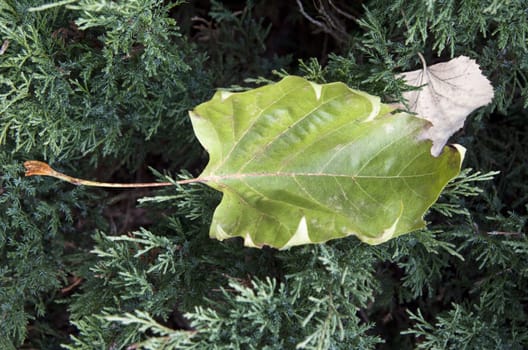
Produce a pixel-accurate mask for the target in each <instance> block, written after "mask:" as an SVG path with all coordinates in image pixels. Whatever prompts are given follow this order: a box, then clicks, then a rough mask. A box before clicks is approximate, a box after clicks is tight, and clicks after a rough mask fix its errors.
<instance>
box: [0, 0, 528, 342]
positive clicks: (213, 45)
mask: <svg viewBox="0 0 528 350" xmlns="http://www.w3.org/2000/svg"><path fill="white" fill-rule="evenodd" d="M0 34H1V36H0V40H1V42H0V44H2V48H1V50H0V53H1V54H0V163H1V164H2V170H1V172H0V348H1V349H34V348H38V349H59V348H66V349H140V348H142V349H296V348H297V349H374V348H377V349H390V348H397V349H404V348H419V349H523V348H527V347H528V293H527V290H528V240H527V238H526V222H527V219H528V213H527V209H528V205H527V203H528V194H527V193H528V186H527V185H526V179H527V178H528V170H527V164H526V154H527V153H528V126H527V125H528V123H527V120H528V39H527V38H528V3H527V2H526V1H525V0H515V1H498V0H480V1H476V0H465V1H460V0H445V1H433V0H425V1H421V0H412V1H403V0H391V1H389V0H368V1H359V2H337V1H332V0H321V1H317V2H310V1H302V0H297V1H289V2H281V1H278V0H272V1H263V0H253V1H250V0H248V1H235V0H231V1H223V2H221V1H213V0H211V1H205V0H197V1H189V2H183V1H161V0H128V1H111V0H64V1H55V2H48V1H47V0H1V1H0ZM418 53H422V54H423V55H424V57H425V58H426V60H427V62H428V63H429V64H433V63H436V62H441V61H447V60H449V59H450V58H452V57H456V56H459V55H466V56H469V57H472V58H475V59H476V60H477V62H478V63H479V64H480V66H481V68H482V70H483V72H484V74H485V75H486V76H488V77H489V79H490V80H491V82H492V84H493V86H494V88H495V98H494V100H493V102H492V103H491V104H490V105H488V106H487V107H485V108H481V109H480V110H478V111H477V112H475V113H474V114H472V115H471V116H470V117H469V118H468V121H467V122H466V126H465V128H464V129H463V130H462V131H460V132H459V133H458V134H457V135H455V137H454V138H453V139H454V141H456V142H458V143H461V144H463V145H464V146H465V147H467V149H468V154H467V156H466V160H465V163H464V167H465V170H464V171H463V172H462V173H461V174H460V176H459V177H457V178H456V179H455V180H453V181H452V183H450V184H449V185H448V187H447V188H446V190H445V191H444V193H443V195H442V196H441V198H440V200H439V202H438V203H436V204H435V205H434V206H433V208H432V209H431V210H430V212H429V214H428V215H427V216H426V219H427V221H428V229H426V230H422V231H420V232H415V233H412V234H409V235H405V236H402V237H399V238H397V239H394V240H392V241H390V242H387V243H384V244H382V245H378V246H369V245H366V244H364V243H361V242H360V241H358V240H357V239H356V238H354V237H349V238H346V239H340V240H335V241H331V242H329V243H326V244H321V245H310V246H300V247H295V248H292V249H290V250H287V251H277V250H274V249H270V248H264V249H261V250H258V249H251V248H245V247H243V244H242V242H241V241H240V240H237V239H235V240H227V241H223V242H219V241H215V240H211V239H209V238H208V230H209V224H210V221H211V217H212V213H213V210H214V208H215V206H216V205H217V204H218V203H219V200H220V195H219V193H217V192H215V191H213V190H211V189H209V188H207V187H205V186H203V185H200V184H191V185H187V186H179V185H175V186H172V187H169V188H166V189H163V190H100V189H86V188H83V187H74V186H72V185H71V184H65V183H59V182H57V181H55V180H53V179H50V178H25V177H24V175H23V167H22V163H23V162H24V161H25V160H28V159H38V160H44V161H47V162H49V163H51V164H52V165H53V166H54V167H55V168H57V169H60V170H61V171H64V172H66V173H68V174H71V175H73V176H78V177H84V178H91V179H98V180H102V181H119V182H140V181H155V180H156V179H169V180H172V179H176V178H186V177H190V176H196V175H197V174H199V173H200V171H201V170H202V169H203V167H204V165H205V164H206V162H207V155H206V153H205V151H204V150H203V149H202V148H201V147H200V145H199V144H198V142H197V141H196V139H195V138H194V134H193V131H192V128H191V125H190V122H189V118H188V115H187V111H188V110H190V109H192V108H193V107H194V106H196V105H197V104H199V103H201V102H204V101H206V100H207V99H209V98H210V97H211V96H212V94H213V93H214V91H215V89H216V88H226V89H231V90H237V91H238V90H243V89H247V88H251V87H255V86H258V85H260V84H263V83H267V82H269V81H276V80H278V79H279V77H280V76H284V75H287V74H297V75H302V76H305V77H306V78H308V79H311V80H313V81H317V82H331V81H342V82H345V83H347V84H348V85H349V86H351V87H353V88H357V89H361V90H363V91H366V92H369V93H371V94H374V95H378V96H381V97H382V99H383V100H384V101H386V102H393V101H401V98H402V97H401V94H402V92H403V91H405V90H406V89H408V87H406V86H405V84H404V82H403V81H402V80H401V79H397V78H396V77H395V75H396V74H398V73H401V72H403V71H409V70H414V69H418V68H420V60H419V58H418Z"/></svg>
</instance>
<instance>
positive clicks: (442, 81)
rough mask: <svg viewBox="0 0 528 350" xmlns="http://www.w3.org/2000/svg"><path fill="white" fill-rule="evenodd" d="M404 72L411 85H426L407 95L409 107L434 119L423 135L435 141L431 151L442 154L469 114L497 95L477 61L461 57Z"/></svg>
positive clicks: (436, 154) (425, 117) (428, 118)
mask: <svg viewBox="0 0 528 350" xmlns="http://www.w3.org/2000/svg"><path fill="white" fill-rule="evenodd" d="M420 58H421V59H422V63H423V65H424V68H423V69H420V70H415V71H412V72H406V73H402V74H400V76H401V77H403V78H404V79H405V81H406V82H407V84H409V85H412V86H417V87H419V86H423V85H425V86H423V87H422V89H421V90H415V91H408V92H405V93H404V94H403V97H405V99H406V100H407V101H408V105H409V110H410V111H412V112H415V113H417V114H418V115H419V116H420V117H422V118H424V119H426V120H428V121H430V122H431V123H432V124H433V126H432V127H431V128H430V129H428V130H427V131H426V132H425V134H424V135H423V137H424V138H427V139H430V140H432V141H433V147H432V148H431V154H432V155H434V156H438V155H439V154H440V152H442V149H443V148H444V145H445V144H446V143H447V140H448V139H449V137H451V135H453V134H454V133H455V132H456V131H457V130H459V129H461V128H462V127H463V126H464V122H465V120H466V117H467V116H468V115H469V114H470V113H471V112H473V111H474V110H475V109H477V108H479V107H482V106H485V105H487V104H488V103H490V102H491V100H492V98H493V87H492V86H491V83H490V82H489V80H488V79H487V78H486V77H485V76H484V75H483V74H482V72H481V71H480V67H479V65H478V64H477V63H476V62H475V60H473V59H471V58H469V57H466V56H459V57H457V58H454V59H452V60H451V61H448V62H444V63H438V64H435V65H432V66H430V67H427V66H426V63H425V60H424V59H423V56H421V55H420Z"/></svg>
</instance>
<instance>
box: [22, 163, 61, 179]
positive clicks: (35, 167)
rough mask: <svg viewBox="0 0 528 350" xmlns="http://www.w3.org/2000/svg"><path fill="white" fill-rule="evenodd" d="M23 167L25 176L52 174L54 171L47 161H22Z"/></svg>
mask: <svg viewBox="0 0 528 350" xmlns="http://www.w3.org/2000/svg"><path fill="white" fill-rule="evenodd" d="M24 167H25V168H26V174H25V175H26V176H34V175H46V176H53V174H54V173H55V171H54V170H53V169H52V168H51V167H50V166H49V165H48V164H47V163H44V162H40V161H38V160H28V161H26V162H24Z"/></svg>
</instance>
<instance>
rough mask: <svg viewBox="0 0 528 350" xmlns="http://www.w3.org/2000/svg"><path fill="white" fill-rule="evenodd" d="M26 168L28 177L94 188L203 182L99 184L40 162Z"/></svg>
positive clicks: (29, 162) (34, 162) (160, 185)
mask: <svg viewBox="0 0 528 350" xmlns="http://www.w3.org/2000/svg"><path fill="white" fill-rule="evenodd" d="M24 167H25V168H26V174H25V175H26V176H39V175H40V176H50V177H54V178H56V179H60V180H62V181H66V182H69V183H71V184H74V185H77V186H80V185H83V186H92V187H108V188H141V187H166V186H173V185H174V184H179V185H183V184H188V183H194V182H203V180H201V179H187V180H179V181H176V182H142V183H115V182H99V181H91V180H85V179H79V178H76V177H73V176H69V175H66V174H63V173H61V172H58V171H56V170H54V169H53V168H51V167H50V166H49V164H47V163H45V162H41V161H38V160H28V161H26V162H24Z"/></svg>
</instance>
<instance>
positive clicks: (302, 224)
mask: <svg viewBox="0 0 528 350" xmlns="http://www.w3.org/2000/svg"><path fill="white" fill-rule="evenodd" d="M310 242H311V241H310V237H309V236H308V224H307V223H306V216H303V217H302V218H301V220H300V221H299V225H298V226H297V230H296V231H295V233H294V234H293V236H292V237H291V238H290V239H289V240H288V242H286V244H285V245H284V246H282V248H281V250H286V249H289V248H291V247H293V246H296V245H301V244H306V243H310Z"/></svg>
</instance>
